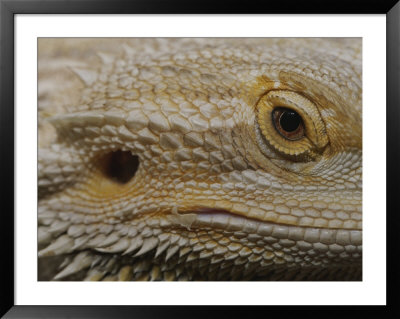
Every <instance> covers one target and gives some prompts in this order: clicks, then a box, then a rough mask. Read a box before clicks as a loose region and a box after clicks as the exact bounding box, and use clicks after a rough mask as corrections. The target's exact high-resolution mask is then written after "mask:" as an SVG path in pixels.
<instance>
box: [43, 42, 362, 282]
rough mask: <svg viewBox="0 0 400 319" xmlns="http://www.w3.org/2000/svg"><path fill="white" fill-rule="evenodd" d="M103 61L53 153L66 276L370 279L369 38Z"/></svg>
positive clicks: (50, 248) (46, 152)
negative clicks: (366, 235)
mask: <svg viewBox="0 0 400 319" xmlns="http://www.w3.org/2000/svg"><path fill="white" fill-rule="evenodd" d="M313 41H314V42H313ZM100 58H101V59H100V60H99V62H98V63H94V66H93V68H91V69H82V68H75V69H74V70H73V71H74V72H75V73H76V74H77V75H78V76H79V78H80V79H81V80H82V82H83V83H84V87H82V88H80V89H76V91H75V94H76V95H78V96H79V103H76V104H75V105H74V106H73V107H72V108H71V109H70V110H71V111H69V112H64V113H62V114H58V115H53V116H51V117H49V118H48V121H49V123H50V124H51V125H52V126H53V127H54V128H55V132H56V134H55V135H54V136H55V137H54V140H53V142H52V143H50V145H48V146H47V147H43V148H40V149H39V173H38V174H39V181H38V184H39V215H38V216H39V245H40V251H39V257H40V258H41V259H44V260H49V259H51V258H53V259H54V260H55V259H57V258H59V259H58V260H60V262H61V261H63V263H62V264H61V265H59V264H57V267H59V269H58V273H57V272H55V273H53V274H52V275H53V276H54V279H71V278H75V279H76V278H78V279H88V280H90V279H103V280H117V279H119V280H130V279H134V280H138V279H153V280H158V279H184V280H185V279H189V280H206V279H212V280H219V279H228V280H236V279H238V280H239V279H241V280H243V279H254V278H255V279H318V278H322V279H329V278H332V279H336V278H340V279H357V278H360V274H361V270H360V269H361V266H360V264H361V216H362V212H361V194H362V192H361V189H362V188H361V187H362V186H361V184H362V179H361V159H362V131H361V66H360V65H361V61H360V41H359V40H357V39H351V40H349V39H347V40H345V39H342V40H334V41H328V40H325V41H324V40H322V39H314V40H300V39H289V40H286V41H275V42H271V43H270V44H268V45H265V44H258V45H252V46H246V45H242V44H236V45H224V44H223V43H221V44H219V45H213V46H206V45H200V44H199V45H198V48H196V49H187V50H184V49H182V48H179V50H178V49H177V50H176V51H175V52H174V51H172V52H168V53H157V54H154V55H152V56H147V55H146V56H144V55H140V54H139V53H137V52H136V51H135V50H134V49H128V50H127V52H126V53H124V54H121V55H114V56H111V55H107V54H100Z"/></svg>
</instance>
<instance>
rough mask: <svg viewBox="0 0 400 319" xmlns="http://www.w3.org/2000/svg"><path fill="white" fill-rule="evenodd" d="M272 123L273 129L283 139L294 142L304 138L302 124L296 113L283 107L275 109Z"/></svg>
mask: <svg viewBox="0 0 400 319" xmlns="http://www.w3.org/2000/svg"><path fill="white" fill-rule="evenodd" d="M272 121H273V123H274V125H275V129H276V130H277V131H278V133H279V134H281V135H282V136H283V137H284V138H287V139H288V140H290V141H296V140H299V139H301V138H302V137H304V134H305V130H304V123H303V120H302V119H301V116H300V115H299V113H297V112H296V111H293V110H291V109H288V108H284V107H277V108H275V109H274V110H273V112H272Z"/></svg>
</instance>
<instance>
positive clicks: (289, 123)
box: [279, 110, 301, 132]
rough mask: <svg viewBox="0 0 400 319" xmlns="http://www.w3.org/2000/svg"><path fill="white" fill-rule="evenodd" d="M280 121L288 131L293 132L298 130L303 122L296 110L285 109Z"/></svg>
mask: <svg viewBox="0 0 400 319" xmlns="http://www.w3.org/2000/svg"><path fill="white" fill-rule="evenodd" d="M279 123H280V126H281V127H282V129H283V130H285V131H286V132H293V131H295V130H297V129H298V127H299V125H300V124H301V117H300V115H299V114H297V113H296V112H294V111H291V110H287V111H283V112H282V114H281V116H280V118H279Z"/></svg>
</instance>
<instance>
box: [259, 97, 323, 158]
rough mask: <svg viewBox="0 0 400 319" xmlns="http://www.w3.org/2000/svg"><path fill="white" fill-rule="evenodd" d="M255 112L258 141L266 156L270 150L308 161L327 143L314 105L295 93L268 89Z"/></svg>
mask: <svg viewBox="0 0 400 319" xmlns="http://www.w3.org/2000/svg"><path fill="white" fill-rule="evenodd" d="M256 111H257V117H256V121H257V122H256V132H257V134H258V136H259V138H258V142H259V145H260V148H261V150H262V151H263V153H264V154H265V155H267V156H269V157H271V156H272V155H271V151H273V152H275V153H277V154H279V155H281V156H284V157H286V158H288V159H292V160H295V161H310V160H312V159H313V158H315V156H316V155H317V153H321V152H322V150H323V149H324V148H325V146H326V145H327V144H328V136H327V134H326V129H325V124H324V122H323V121H322V119H321V115H320V112H319V110H318V108H317V105H316V104H314V103H313V102H312V101H311V100H309V99H308V98H306V97H305V96H303V95H301V94H299V93H297V92H293V91H287V90H273V91H269V92H268V93H267V94H265V95H263V96H262V97H261V99H260V100H259V102H258V104H257V106H256Z"/></svg>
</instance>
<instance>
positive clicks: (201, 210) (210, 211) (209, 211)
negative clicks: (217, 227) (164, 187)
mask: <svg viewBox="0 0 400 319" xmlns="http://www.w3.org/2000/svg"><path fill="white" fill-rule="evenodd" d="M171 212H172V214H173V215H181V216H185V215H190V214H195V215H210V216H213V215H214V216H216V215H226V216H228V217H229V216H232V217H235V218H243V219H244V220H249V221H254V222H257V223H261V224H262V223H265V224H273V225H276V226H285V227H300V228H304V229H308V228H316V229H321V230H324V229H329V230H345V231H362V229H357V228H337V227H336V228H335V227H319V226H311V225H307V226H306V225H293V224H285V223H277V222H274V221H270V220H260V219H257V218H254V217H248V216H245V215H242V214H238V213H235V212H232V211H228V210H226V209H223V208H216V209H214V208H209V207H198V208H195V209H183V210H179V209H178V208H177V209H175V210H174V211H171Z"/></svg>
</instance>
